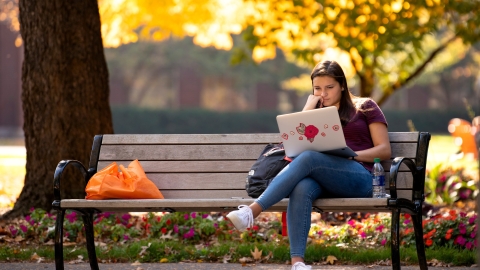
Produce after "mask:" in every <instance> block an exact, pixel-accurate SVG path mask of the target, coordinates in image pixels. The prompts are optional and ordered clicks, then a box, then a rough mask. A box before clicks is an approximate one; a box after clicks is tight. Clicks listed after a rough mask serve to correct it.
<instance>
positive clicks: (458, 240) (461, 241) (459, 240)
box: [453, 235, 466, 246]
mask: <svg viewBox="0 0 480 270" xmlns="http://www.w3.org/2000/svg"><path fill="white" fill-rule="evenodd" d="M465 242H466V241H465V238H463V237H462V236H461V235H459V236H457V238H455V241H453V243H454V244H458V245H460V246H463V245H465Z"/></svg>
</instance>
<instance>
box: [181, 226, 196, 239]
mask: <svg viewBox="0 0 480 270" xmlns="http://www.w3.org/2000/svg"><path fill="white" fill-rule="evenodd" d="M194 235H195V231H194V230H193V228H190V231H188V233H186V234H184V235H183V238H185V239H188V238H192V237H193V236H194Z"/></svg>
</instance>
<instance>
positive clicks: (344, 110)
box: [310, 60, 356, 126]
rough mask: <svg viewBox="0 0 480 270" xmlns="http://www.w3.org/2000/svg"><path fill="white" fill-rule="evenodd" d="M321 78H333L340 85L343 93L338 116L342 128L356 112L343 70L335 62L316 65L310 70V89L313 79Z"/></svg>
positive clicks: (327, 61) (329, 61) (326, 61)
mask: <svg viewBox="0 0 480 270" xmlns="http://www.w3.org/2000/svg"><path fill="white" fill-rule="evenodd" d="M322 76H329V77H332V78H334V79H335V80H336V81H337V82H338V83H339V84H340V87H341V88H343V89H344V91H342V96H341V97H340V106H339V108H338V115H339V116H340V121H341V122H342V126H345V125H346V124H347V123H348V122H349V121H350V117H351V116H352V115H353V112H354V111H355V110H356V109H355V106H354V105H353V101H352V96H353V95H352V93H350V90H349V89H348V85H347V79H346V78H345V73H343V69H342V68H341V67H340V65H339V64H338V63H337V62H336V61H331V60H325V61H322V62H320V63H318V64H317V65H316V66H315V67H314V68H313V70H312V74H311V75H310V77H311V79H312V87H313V78H315V77H322Z"/></svg>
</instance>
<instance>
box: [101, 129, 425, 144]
mask: <svg viewBox="0 0 480 270" xmlns="http://www.w3.org/2000/svg"><path fill="white" fill-rule="evenodd" d="M388 136H389V138H390V141H391V142H396V141H398V142H416V141H417V140H418V132H390V133H389V134H388ZM280 141H281V138H280V134H278V133H258V134H257V133H252V134H121V135H115V134H105V135H103V140H102V144H104V145H107V144H199V143H207V144H208V143H215V144H217V143H260V144H266V143H275V142H280Z"/></svg>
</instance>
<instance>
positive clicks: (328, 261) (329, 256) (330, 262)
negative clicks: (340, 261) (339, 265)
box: [326, 255, 337, 264]
mask: <svg viewBox="0 0 480 270" xmlns="http://www.w3.org/2000/svg"><path fill="white" fill-rule="evenodd" d="M336 260H337V258H335V256H332V255H328V256H327V259H326V262H327V263H328V264H335V261H336Z"/></svg>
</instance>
